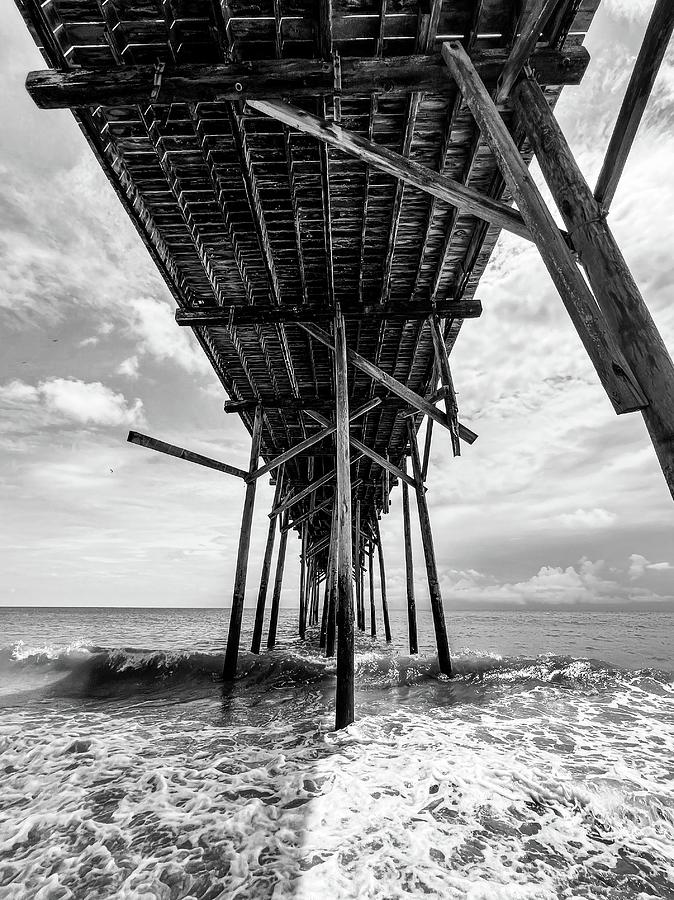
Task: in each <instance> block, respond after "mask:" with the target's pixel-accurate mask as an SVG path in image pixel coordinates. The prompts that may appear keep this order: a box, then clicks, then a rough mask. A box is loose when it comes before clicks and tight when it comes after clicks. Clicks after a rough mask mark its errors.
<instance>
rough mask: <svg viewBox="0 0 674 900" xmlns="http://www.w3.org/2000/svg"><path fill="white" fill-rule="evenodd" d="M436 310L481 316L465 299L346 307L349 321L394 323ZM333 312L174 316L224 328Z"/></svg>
mask: <svg viewBox="0 0 674 900" xmlns="http://www.w3.org/2000/svg"><path fill="white" fill-rule="evenodd" d="M433 313H437V315H439V316H441V317H442V318H452V319H477V318H479V317H480V316H481V315H482V303H481V302H480V301H479V300H464V301H461V302H460V303H454V302H453V301H451V300H450V301H449V302H446V301H444V300H439V301H438V302H437V303H436V304H435V305H434V306H431V305H429V304H428V303H413V302H409V303H388V304H385V305H382V306H380V305H371V304H368V303H366V304H364V305H363V306H361V307H359V308H357V309H345V310H344V318H345V319H346V321H348V322H351V321H364V320H371V319H373V318H376V319H390V320H391V321H392V322H408V321H412V320H418V319H427V318H428V317H429V316H431V315H433ZM331 317H332V312H331V311H330V309H329V308H327V307H326V306H301V307H300V306H297V307H296V306H257V305H251V306H241V305H238V306H214V307H209V308H204V307H195V308H194V309H179V310H177V311H176V314H175V318H176V322H177V323H178V325H182V326H190V327H194V326H197V325H211V326H214V327H218V326H219V327H220V328H225V327H229V326H232V325H255V324H260V325H261V324H268V323H271V322H284V323H285V324H292V323H294V322H299V321H319V322H325V321H329V320H330V319H331Z"/></svg>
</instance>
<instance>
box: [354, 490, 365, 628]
mask: <svg viewBox="0 0 674 900" xmlns="http://www.w3.org/2000/svg"><path fill="white" fill-rule="evenodd" d="M353 554H354V563H353V564H354V568H355V576H356V624H357V626H358V630H359V631H365V608H364V606H363V569H362V567H361V558H360V556H361V554H360V500H356V522H355V526H354V535H353Z"/></svg>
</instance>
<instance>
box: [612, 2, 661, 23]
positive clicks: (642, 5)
mask: <svg viewBox="0 0 674 900" xmlns="http://www.w3.org/2000/svg"><path fill="white" fill-rule="evenodd" d="M653 2H654V0H604V5H605V7H606V11H607V12H609V13H610V14H611V15H613V16H616V17H617V18H619V19H627V20H628V21H629V22H642V21H645V20H646V19H648V17H649V15H650V13H651V11H652V10H653Z"/></svg>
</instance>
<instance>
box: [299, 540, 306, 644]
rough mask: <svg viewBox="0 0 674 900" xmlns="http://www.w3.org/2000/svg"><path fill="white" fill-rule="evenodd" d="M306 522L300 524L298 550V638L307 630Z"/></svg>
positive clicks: (303, 636)
mask: <svg viewBox="0 0 674 900" xmlns="http://www.w3.org/2000/svg"><path fill="white" fill-rule="evenodd" d="M307 527H308V526H307V523H306V522H305V523H304V524H303V525H302V540H301V552H300V622H299V635H300V639H301V640H304V638H305V636H306V630H307V598H306V587H307V566H306V561H305V554H306V552H307Z"/></svg>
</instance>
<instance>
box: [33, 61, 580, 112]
mask: <svg viewBox="0 0 674 900" xmlns="http://www.w3.org/2000/svg"><path fill="white" fill-rule="evenodd" d="M507 56H508V54H507V52H506V51H504V50H502V49H501V50H481V51H476V52H474V53H472V54H471V58H472V59H473V63H474V65H475V68H476V69H477V71H478V72H479V73H480V75H481V77H482V80H483V81H484V82H485V83H486V84H488V85H490V86H494V85H495V84H496V80H497V79H498V77H499V75H500V74H501V71H502V69H503V66H504V64H505V62H506V60H507ZM589 58H590V57H589V54H588V52H587V50H585V49H584V48H583V47H578V48H568V49H567V50H566V51H564V52H563V53H561V52H559V51H556V50H540V51H538V52H537V53H535V54H533V56H532V57H531V60H530V61H531V64H532V65H533V67H534V68H535V69H536V72H537V75H538V77H539V78H540V79H541V81H542V82H544V83H546V84H579V83H580V80H581V79H582V77H583V75H584V73H585V69H586V68H587V64H588V62H589ZM341 70H342V96H343V97H368V96H370V94H373V93H378V94H382V95H384V96H386V95H397V94H411V93H413V92H415V91H426V92H432V93H438V94H444V93H445V92H446V90H447V81H446V77H445V73H444V67H443V65H442V61H441V58H440V55H439V54H437V53H436V54H430V55H425V54H419V55H416V56H415V55H410V56H390V57H385V58H383V59H377V58H366V57H363V58H361V57H342V59H341ZM155 73H156V66H155V65H154V64H144V65H122V66H101V67H96V68H95V69H87V68H78V69H46V70H40V71H35V72H29V73H28V77H27V78H26V90H27V91H28V93H29V94H30V96H31V97H32V98H33V100H34V101H35V103H36V104H37V105H38V106H39V107H40V108H42V109H67V108H77V107H96V106H103V107H115V106H134V105H136V104H147V103H149V102H150V101H151V98H152V96H153V91H154V89H155ZM333 92H334V80H333V70H332V63H331V62H329V61H327V60H307V59H279V60H276V59H271V60H256V61H254V62H252V61H246V62H228V63H213V64H207V65H203V64H183V65H180V66H175V65H169V64H167V65H166V67H165V69H164V71H163V73H162V77H161V85H160V90H159V92H158V94H157V95H156V98H155V102H156V103H159V104H163V105H166V104H171V103H221V102H223V101H237V102H238V101H242V100H264V99H282V98H284V97H316V96H332V94H333Z"/></svg>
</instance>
